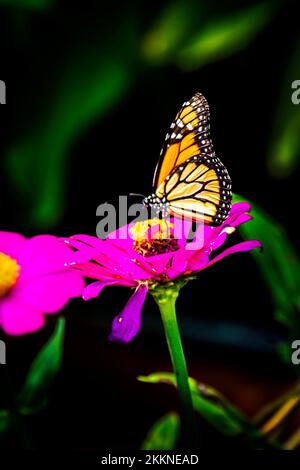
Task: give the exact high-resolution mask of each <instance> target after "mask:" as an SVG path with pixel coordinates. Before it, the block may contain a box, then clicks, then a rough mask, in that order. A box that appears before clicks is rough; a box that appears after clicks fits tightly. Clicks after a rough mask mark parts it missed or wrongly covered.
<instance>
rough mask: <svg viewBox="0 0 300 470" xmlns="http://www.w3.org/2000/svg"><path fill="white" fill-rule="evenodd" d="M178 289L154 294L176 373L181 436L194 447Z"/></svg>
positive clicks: (190, 396)
mask: <svg viewBox="0 0 300 470" xmlns="http://www.w3.org/2000/svg"><path fill="white" fill-rule="evenodd" d="M178 292H179V289H172V288H169V289H167V291H164V292H163V293H162V292H161V291H160V293H159V294H158V295H157V293H155V294H154V293H153V294H154V298H155V300H156V302H157V304H158V306H159V309H160V313H161V317H162V321H163V325H164V330H165V335H166V339H167V343H168V347H169V352H170V356H171V360H172V365H173V371H174V373H175V375H176V381H177V388H178V393H179V398H180V401H181V408H182V436H183V441H184V442H183V443H184V445H186V446H188V447H189V448H193V449H196V448H197V447H198V439H197V427H196V419H195V413H194V408H193V402H192V395H191V390H190V386H189V381H188V372H187V366H186V361H185V356H184V352H183V348H182V343H181V337H180V332H179V328H178V323H177V317H176V308H175V303H176V298H177V296H178Z"/></svg>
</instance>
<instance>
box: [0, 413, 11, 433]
mask: <svg viewBox="0 0 300 470" xmlns="http://www.w3.org/2000/svg"><path fill="white" fill-rule="evenodd" d="M11 421H12V417H11V414H10V412H9V411H8V410H0V437H1V434H4V433H5V432H6V431H7V430H8V429H9V427H10V425H11Z"/></svg>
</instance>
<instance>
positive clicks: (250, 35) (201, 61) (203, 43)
mask: <svg viewBox="0 0 300 470" xmlns="http://www.w3.org/2000/svg"><path fill="white" fill-rule="evenodd" d="M272 11H273V8H272V5H271V3H267V2H265V3H261V4H258V5H255V6H251V7H250V8H246V9H243V10H241V11H238V12H233V13H232V14H229V15H228V16H225V17H222V18H218V19H213V20H211V21H209V22H208V24H205V25H203V27H202V28H201V29H200V30H199V32H198V33H197V34H196V35H195V36H193V37H192V38H191V39H190V40H189V41H188V43H187V44H186V45H185V46H184V47H183V48H182V49H181V50H180V51H179V53H178V56H177V58H176V62H177V63H178V64H179V65H180V66H181V67H182V68H184V69H188V70H190V69H196V68H199V67H202V66H203V65H206V64H208V63H210V62H216V61H217V60H220V59H224V58H225V57H228V56H231V55H232V54H234V53H236V52H237V51H239V50H241V49H243V48H245V47H246V46H247V45H248V44H249V43H250V42H251V41H252V40H253V39H254V38H255V37H256V36H257V34H258V33H259V32H260V31H261V30H262V29H263V28H264V27H265V25H266V24H267V23H268V22H269V21H270V19H271V17H272Z"/></svg>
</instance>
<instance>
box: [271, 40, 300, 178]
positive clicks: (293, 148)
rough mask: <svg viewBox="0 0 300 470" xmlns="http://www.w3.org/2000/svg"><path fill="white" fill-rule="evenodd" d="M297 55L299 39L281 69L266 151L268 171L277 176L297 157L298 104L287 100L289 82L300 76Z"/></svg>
mask: <svg viewBox="0 0 300 470" xmlns="http://www.w3.org/2000/svg"><path fill="white" fill-rule="evenodd" d="M299 56H300V38H298V41H297V42H296V45H295V46H294V50H293V53H292V54H291V57H290V59H289V63H288V67H287V68H286V71H285V76H284V79H283V83H282V87H281V95H280V97H279V104H278V107H277V110H276V115H275V120H274V126H273V130H272V133H271V139H270V145H269V150H268V166H269V170H270V173H271V174H272V175H273V176H276V177H277V178H286V177H288V176H289V175H290V174H291V173H292V172H293V170H294V168H295V167H296V166H297V165H298V164H299V160H300V139H299V135H300V105H297V104H295V103H293V102H292V99H291V98H292V93H293V92H295V89H293V88H291V87H292V83H293V82H294V80H296V79H298V80H299V77H300V66H299ZM298 98H299V94H298Z"/></svg>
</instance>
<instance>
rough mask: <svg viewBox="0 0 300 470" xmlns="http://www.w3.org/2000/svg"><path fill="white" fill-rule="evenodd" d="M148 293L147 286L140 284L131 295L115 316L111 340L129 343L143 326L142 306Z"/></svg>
mask: <svg viewBox="0 0 300 470" xmlns="http://www.w3.org/2000/svg"><path fill="white" fill-rule="evenodd" d="M146 295H147V286H146V285H144V284H140V285H139V286H138V287H137V288H136V290H135V292H134V294H133V295H132V296H131V297H130V299H129V301H128V302H127V304H126V305H125V307H124V309H123V310H122V312H121V313H120V314H119V315H118V316H117V317H115V319H114V321H113V324H112V331H111V334H110V336H109V339H110V340H111V341H118V342H120V343H129V341H131V340H132V338H134V336H135V335H136V334H137V333H138V331H139V330H140V328H141V317H142V307H143V304H144V301H145V298H146Z"/></svg>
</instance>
